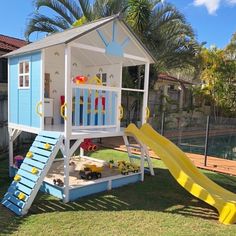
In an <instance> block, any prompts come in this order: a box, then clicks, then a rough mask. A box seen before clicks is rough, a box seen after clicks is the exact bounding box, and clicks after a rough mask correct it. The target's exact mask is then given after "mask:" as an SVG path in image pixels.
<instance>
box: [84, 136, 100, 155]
mask: <svg viewBox="0 0 236 236" xmlns="http://www.w3.org/2000/svg"><path fill="white" fill-rule="evenodd" d="M80 147H81V148H83V149H84V150H85V151H89V152H91V151H96V150H97V145H96V144H94V143H92V141H91V139H90V138H86V139H84V141H83V142H82V143H81V144H80Z"/></svg>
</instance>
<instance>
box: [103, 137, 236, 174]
mask: <svg viewBox="0 0 236 236" xmlns="http://www.w3.org/2000/svg"><path fill="white" fill-rule="evenodd" d="M101 145H102V146H104V147H107V148H113V149H116V150H119V151H125V152H126V147H125V145H124V142H123V139H122V137H116V138H104V139H102V144H101ZM134 153H136V154H139V151H138V150H137V151H134ZM149 154H150V156H151V157H153V158H158V159H159V157H158V156H157V155H156V154H155V153H154V152H153V151H151V150H150V152H149ZM186 154H187V156H188V157H189V158H190V159H191V160H192V162H193V163H194V164H195V165H196V166H197V167H198V168H201V169H205V170H210V171H215V172H219V173H222V174H228V175H233V176H236V161H232V160H227V159H222V158H216V157H211V156H208V157H207V166H204V156H203V155H199V154H193V153H186Z"/></svg>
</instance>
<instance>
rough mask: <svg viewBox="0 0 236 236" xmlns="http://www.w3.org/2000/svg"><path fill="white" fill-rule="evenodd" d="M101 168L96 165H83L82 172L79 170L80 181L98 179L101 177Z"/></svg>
mask: <svg viewBox="0 0 236 236" xmlns="http://www.w3.org/2000/svg"><path fill="white" fill-rule="evenodd" d="M102 170H103V168H102V167H98V166H96V165H85V167H84V169H83V170H80V172H79V175H80V178H81V179H87V180H91V179H99V178H101V177H102V173H101V172H102Z"/></svg>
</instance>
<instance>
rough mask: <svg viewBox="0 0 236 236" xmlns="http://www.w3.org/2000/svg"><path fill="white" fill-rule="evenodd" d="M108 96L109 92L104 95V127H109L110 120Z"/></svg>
mask: <svg viewBox="0 0 236 236" xmlns="http://www.w3.org/2000/svg"><path fill="white" fill-rule="evenodd" d="M110 94H111V92H109V91H106V94H105V124H104V125H110V124H111V122H110V121H111V119H110V112H109V111H110Z"/></svg>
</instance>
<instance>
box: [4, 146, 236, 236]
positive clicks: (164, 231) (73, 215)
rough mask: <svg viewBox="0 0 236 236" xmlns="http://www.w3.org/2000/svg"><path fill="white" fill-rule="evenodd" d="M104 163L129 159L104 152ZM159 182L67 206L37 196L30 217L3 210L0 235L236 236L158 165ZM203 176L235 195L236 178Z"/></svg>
mask: <svg viewBox="0 0 236 236" xmlns="http://www.w3.org/2000/svg"><path fill="white" fill-rule="evenodd" d="M92 156H93V157H99V158H102V159H106V160H110V159H123V158H127V155H126V153H123V152H118V151H113V150H100V151H97V152H95V153H93V154H92ZM153 163H154V167H155V173H156V176H155V177H150V176H146V177H145V182H144V183H137V184H132V185H129V186H125V187H121V188H119V189H115V190H112V191H109V192H104V193H101V194H97V195H93V196H90V197H85V198H83V199H80V200H78V201H76V202H72V203H69V204H63V203H62V202H61V201H59V200H57V199H56V198H54V197H52V196H49V195H46V194H41V193H40V194H38V196H37V199H36V200H35V202H34V204H33V206H32V208H31V210H30V212H29V214H28V215H27V216H26V217H16V216H15V215H14V214H12V213H10V212H9V211H8V210H7V209H5V208H4V207H3V206H2V205H1V206H0V235H10V234H11V235H24V236H25V235H37V236H38V235H93V236H94V235H96V236H97V235H188V236H189V235H232V236H234V235H236V225H231V226H225V225H222V224H220V223H219V222H218V216H217V213H216V211H215V210H214V209H213V208H212V207H210V206H208V205H207V204H205V203H204V202H202V201H199V200H198V199H196V198H194V197H192V196H191V195H190V194H189V193H188V192H186V191H185V190H184V189H183V188H182V187H180V186H179V185H178V184H177V182H176V181H175V180H174V179H173V178H172V176H171V175H170V173H169V171H168V170H167V169H166V168H165V167H164V165H163V163H162V162H161V161H159V160H153ZM7 168H8V167H7V161H4V160H1V161H0V198H2V196H3V194H4V193H5V191H6V190H7V187H8V185H9V183H10V179H9V178H8V176H7V171H8V170H7ZM204 173H205V174H206V175H207V176H208V177H209V178H211V179H213V180H214V181H216V182H217V183H219V184H220V185H222V186H224V187H225V188H227V189H229V190H231V191H234V192H236V178H233V177H230V176H225V175H221V174H216V173H213V172H206V171H204Z"/></svg>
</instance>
